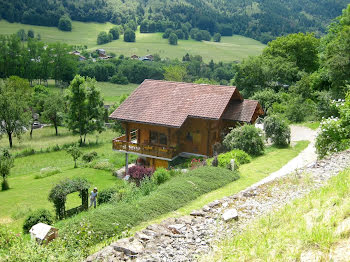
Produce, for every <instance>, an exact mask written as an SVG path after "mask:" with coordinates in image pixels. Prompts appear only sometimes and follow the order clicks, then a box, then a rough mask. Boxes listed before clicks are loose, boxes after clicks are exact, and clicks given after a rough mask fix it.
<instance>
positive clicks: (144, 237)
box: [135, 232, 153, 241]
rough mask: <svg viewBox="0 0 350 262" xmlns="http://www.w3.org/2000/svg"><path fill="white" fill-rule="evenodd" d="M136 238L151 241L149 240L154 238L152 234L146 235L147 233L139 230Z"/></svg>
mask: <svg viewBox="0 0 350 262" xmlns="http://www.w3.org/2000/svg"><path fill="white" fill-rule="evenodd" d="M135 238H138V239H141V240H143V241H149V240H151V239H153V237H152V236H149V235H146V234H144V233H142V232H137V233H136V234H135Z"/></svg>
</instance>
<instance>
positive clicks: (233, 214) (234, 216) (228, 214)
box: [222, 208, 238, 222]
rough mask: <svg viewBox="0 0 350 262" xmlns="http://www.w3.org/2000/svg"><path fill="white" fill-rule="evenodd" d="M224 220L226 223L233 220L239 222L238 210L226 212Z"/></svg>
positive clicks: (223, 216)
mask: <svg viewBox="0 0 350 262" xmlns="http://www.w3.org/2000/svg"><path fill="white" fill-rule="evenodd" d="M222 219H223V220H224V221H225V222H228V221H230V220H232V219H235V220H238V212H237V210H236V209H234V208H232V209H228V210H226V211H225V212H224V214H223V215H222Z"/></svg>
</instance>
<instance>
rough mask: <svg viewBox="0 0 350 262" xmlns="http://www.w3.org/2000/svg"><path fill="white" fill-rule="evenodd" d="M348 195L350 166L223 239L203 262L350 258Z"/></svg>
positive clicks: (349, 193) (338, 259)
mask: <svg viewBox="0 0 350 262" xmlns="http://www.w3.org/2000/svg"><path fill="white" fill-rule="evenodd" d="M295 183H303V181H302V180H297V181H295ZM349 195H350V170H345V171H343V172H341V173H340V174H339V175H338V176H336V177H334V178H332V179H331V180H330V181H329V184H328V185H327V186H325V187H324V188H321V189H318V190H316V191H314V192H312V193H311V194H309V195H307V196H306V197H304V198H302V199H298V200H295V201H294V202H293V203H291V204H289V205H287V206H286V207H285V208H283V209H281V210H280V211H277V212H272V213H270V214H267V215H265V216H264V217H262V218H260V219H258V220H257V221H255V223H253V224H251V225H249V226H248V227H247V229H246V231H244V232H243V233H241V234H238V235H236V236H235V237H234V238H227V239H225V240H224V241H221V242H219V244H218V248H216V249H214V250H215V252H214V254H212V255H210V256H209V257H204V259H203V260H202V261H349V241H350V239H349V234H350V227H349V226H350V220H349V214H350V199H349ZM306 254H308V256H307V255H306ZM335 254H336V256H335ZM301 257H303V258H304V259H301Z"/></svg>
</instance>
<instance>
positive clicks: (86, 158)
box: [81, 151, 97, 163]
mask: <svg viewBox="0 0 350 262" xmlns="http://www.w3.org/2000/svg"><path fill="white" fill-rule="evenodd" d="M96 158H97V152H95V151H92V152H89V153H86V154H84V155H83V156H82V158H81V159H82V160H83V161H84V162H86V163H90V162H91V161H93V160H95V159H96Z"/></svg>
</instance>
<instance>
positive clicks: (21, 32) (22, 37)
mask: <svg viewBox="0 0 350 262" xmlns="http://www.w3.org/2000/svg"><path fill="white" fill-rule="evenodd" d="M17 36H18V37H19V39H20V40H21V41H27V38H28V36H27V34H26V31H24V29H19V30H18V31H17Z"/></svg>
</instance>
